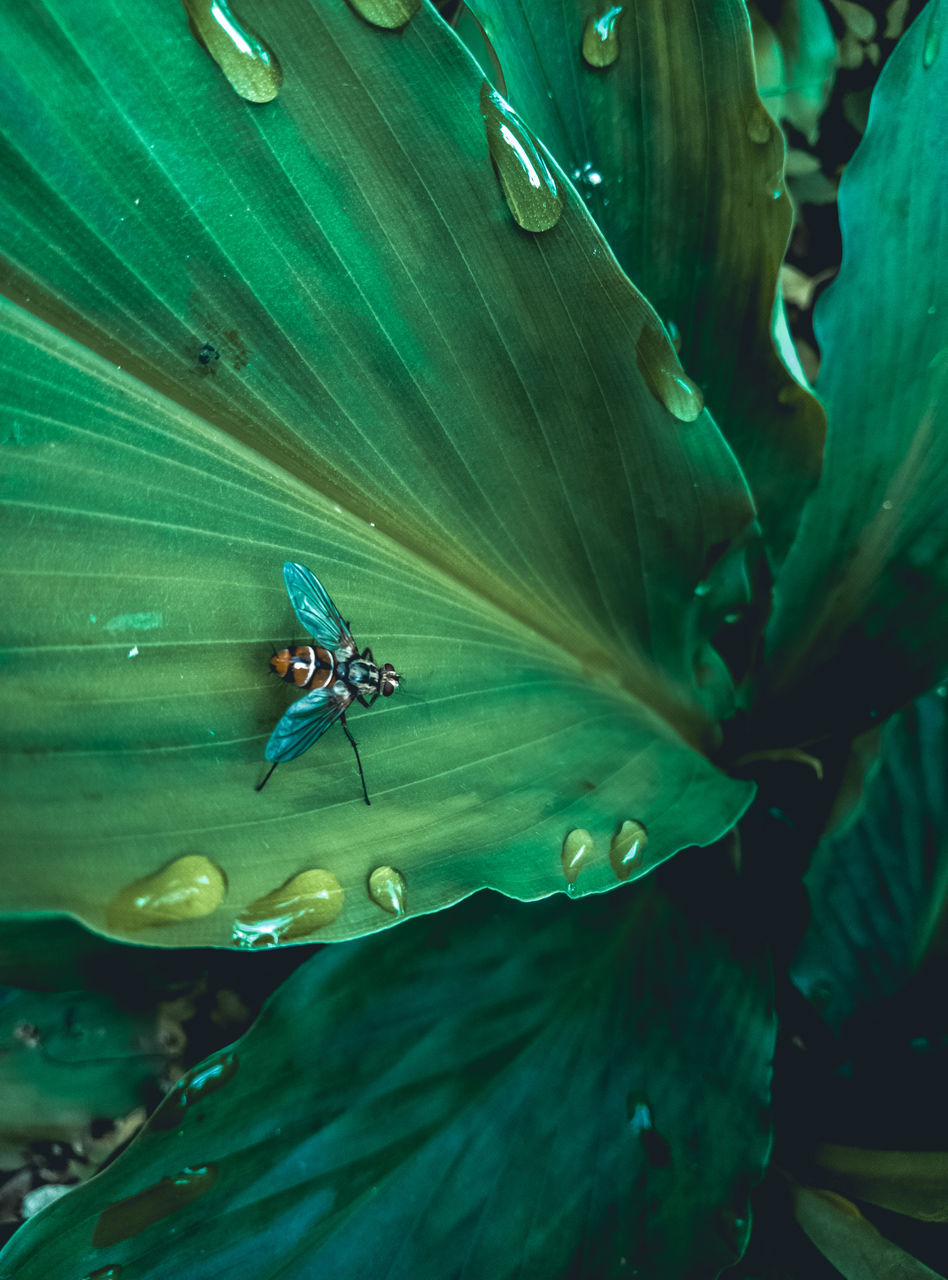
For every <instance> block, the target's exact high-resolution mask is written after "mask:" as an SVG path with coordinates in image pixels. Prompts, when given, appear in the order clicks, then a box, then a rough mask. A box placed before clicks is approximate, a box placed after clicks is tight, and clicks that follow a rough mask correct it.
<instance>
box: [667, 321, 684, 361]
mask: <svg viewBox="0 0 948 1280" xmlns="http://www.w3.org/2000/svg"><path fill="white" fill-rule="evenodd" d="M665 332H666V333H667V334H668V341H669V342H670V343H671V344H672V346H673V347H674V348H675V355H676V356H677V355H678V353H679V352H680V351H681V330H680V329H679V328H678V326H677V324H675V322H674V320H666V321H665Z"/></svg>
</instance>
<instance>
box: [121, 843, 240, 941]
mask: <svg viewBox="0 0 948 1280" xmlns="http://www.w3.org/2000/svg"><path fill="white" fill-rule="evenodd" d="M226 883H227V882H226V881H225V879H224V873H223V871H221V869H220V867H218V866H217V865H216V863H213V862H211V860H210V858H205V857H203V856H202V855H201V854H188V855H186V856H185V857H183V858H176V859H175V860H174V862H169V863H168V865H167V866H165V867H162V868H161V870H160V871H156V872H155V873H154V874H153V875H150V876H144V877H143V878H142V879H141V880H133V881H132V883H131V884H129V885H126V886H125V888H124V889H121V890H120V891H119V892H118V893H117V894H116V895H115V897H114V898H113V899H112V901H111V902H110V903H109V905H108V907H107V908H106V922H107V924H108V927H109V928H110V929H113V930H114V931H115V932H116V933H129V932H132V931H134V930H136V929H150V928H153V927H154V926H156V925H164V924H178V923H180V922H181V921H182V920H200V919H201V918H202V917H203V916H209V915H210V914H211V912H212V911H216V910H217V908H218V907H219V906H220V904H221V902H222V901H223V899H224V891H225V888H226Z"/></svg>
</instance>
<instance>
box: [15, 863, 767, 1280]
mask: <svg viewBox="0 0 948 1280" xmlns="http://www.w3.org/2000/svg"><path fill="white" fill-rule="evenodd" d="M773 1043H774V1023H773V1013H772V1006H771V999H770V988H769V978H768V971H767V965H766V963H765V962H762V957H761V956H760V955H759V954H756V955H755V954H742V953H740V952H738V951H737V950H735V949H734V948H733V946H732V944H731V943H730V942H728V941H726V940H725V938H724V936H723V934H721V933H719V932H717V931H715V930H714V929H711V928H709V927H708V926H707V925H706V924H704V923H696V922H692V921H689V920H688V919H687V918H686V916H685V915H684V914H683V913H682V912H681V911H679V910H678V909H677V908H676V907H675V906H674V905H673V904H672V902H671V901H670V900H669V899H668V898H667V897H666V896H665V895H664V894H663V893H661V891H660V890H659V889H658V887H657V885H656V884H655V880H654V878H653V879H651V880H649V881H647V882H644V883H643V884H641V885H640V886H636V888H635V889H634V890H632V891H630V892H628V893H623V894H621V895H619V894H614V895H609V896H608V897H607V898H602V899H598V900H592V901H587V902H585V903H576V904H567V903H564V902H562V900H553V901H550V902H547V903H543V904H537V905H533V906H531V907H529V908H526V907H523V906H521V905H519V904H514V903H510V902H504V901H503V900H500V899H498V898H496V897H493V896H487V895H480V896H478V897H477V898H476V899H474V900H473V901H471V902H469V903H466V904H464V905H463V906H460V907H458V908H456V909H455V910H454V911H452V912H451V913H450V914H444V915H440V916H436V917H429V918H427V919H425V920H419V921H411V922H408V923H407V924H406V925H405V926H404V927H402V928H401V929H399V930H397V931H396V932H395V933H394V934H393V935H391V936H389V937H386V938H384V939H383V938H378V939H372V940H369V941H366V942H362V943H358V944H352V945H348V946H340V947H334V948H329V949H325V950H323V951H321V952H320V953H319V954H317V955H316V956H314V957H313V958H312V959H311V960H310V961H309V962H308V963H307V964H306V965H304V966H303V967H302V968H300V969H299V970H298V971H297V972H296V974H295V975H294V976H293V977H292V978H291V979H290V980H289V981H288V982H287V983H286V984H285V985H284V986H283V987H282V988H281V990H280V991H279V992H278V993H277V994H276V995H275V996H274V998H273V999H272V1000H271V1002H270V1004H269V1005H268V1007H267V1008H266V1010H265V1011H264V1013H263V1015H262V1016H261V1018H260V1020H259V1021H258V1023H257V1024H256V1025H255V1026H254V1028H252V1029H251V1031H250V1032H249V1033H248V1034H247V1035H246V1036H245V1037H244V1038H243V1039H242V1040H241V1041H238V1042H237V1044H236V1045H235V1046H234V1052H233V1054H232V1055H231V1054H228V1055H225V1056H224V1057H222V1058H219V1059H217V1060H213V1061H211V1062H209V1063H206V1064H204V1066H203V1068H199V1069H198V1070H197V1071H196V1073H195V1074H194V1075H192V1076H191V1077H189V1078H188V1079H187V1080H185V1081H183V1082H182V1083H181V1084H180V1085H179V1086H178V1087H177V1088H176V1089H175V1091H174V1092H173V1093H172V1094H171V1096H170V1097H169V1098H167V1099H166V1101H165V1102H164V1104H163V1105H162V1107H161V1108H160V1109H159V1111H158V1112H157V1113H156V1114H155V1116H154V1117H153V1118H152V1120H151V1122H150V1124H149V1126H148V1128H147V1129H146V1130H145V1132H144V1133H142V1134H141V1135H140V1137H139V1138H138V1139H137V1140H136V1141H135V1143H134V1144H133V1145H132V1146H131V1147H130V1148H129V1149H128V1151H126V1152H125V1153H124V1154H123V1155H122V1156H121V1157H119V1159H118V1160H117V1161H115V1162H114V1163H113V1164H112V1165H111V1166H110V1167H109V1168H108V1169H106V1170H105V1171H104V1172H103V1173H102V1174H101V1175H100V1176H99V1177H97V1178H96V1179H95V1180H94V1181H93V1182H92V1183H90V1184H88V1185H86V1186H84V1187H81V1188H79V1189H78V1190H77V1191H75V1192H72V1193H71V1194H70V1195H69V1196H67V1197H66V1198H65V1199H64V1200H62V1201H60V1202H59V1203H57V1204H56V1205H54V1206H52V1207H51V1208H50V1209H49V1210H47V1211H45V1212H44V1213H43V1214H41V1215H40V1216H39V1217H38V1218H37V1219H36V1220H35V1221H32V1222H30V1223H28V1224H27V1226H26V1227H25V1228H24V1229H23V1230H21V1231H20V1232H19V1233H18V1234H17V1235H16V1236H15V1237H14V1239H13V1240H12V1242H11V1243H10V1245H9V1246H8V1248H7V1251H6V1252H5V1254H4V1255H3V1256H2V1259H0V1271H2V1273H3V1274H4V1275H5V1276H6V1275H9V1276H11V1277H13V1276H15V1277H16V1278H17V1280H32V1278H33V1277H39V1276H44V1277H45V1276H49V1275H52V1274H57V1273H59V1272H60V1271H62V1270H63V1268H67V1269H68V1270H69V1271H70V1273H72V1272H75V1273H76V1274H80V1273H82V1272H83V1271H92V1270H93V1269H95V1268H99V1267H103V1266H107V1265H113V1266H119V1265H120V1266H122V1267H123V1268H126V1269H127V1270H128V1272H129V1273H134V1274H135V1275H136V1276H137V1277H139V1280H148V1278H149V1277H157V1276H159V1275H161V1276H166V1275H169V1274H177V1275H187V1276H188V1280H204V1278H205V1277H207V1278H208V1280H210V1277H211V1276H219V1275H222V1274H233V1275H243V1274H247V1275H251V1274H252V1275H253V1276H254V1280H266V1277H270V1276H273V1277H276V1276H279V1277H280V1278H281V1280H291V1278H292V1277H301V1278H302V1277H304V1276H311V1275H314V1274H318V1275H320V1276H352V1275H377V1274H382V1273H384V1274H385V1275H387V1276H388V1277H389V1280H400V1278H401V1277H409V1276H410V1277H417V1276H418V1275H419V1274H424V1275H425V1277H428V1278H430V1280H437V1278H438V1277H448V1276H452V1277H456V1276H462V1275H463V1276H469V1277H473V1276H483V1275H491V1276H494V1277H496V1278H497V1280H503V1278H504V1277H508V1276H509V1277H514V1276H525V1275H529V1276H555V1275H567V1274H569V1275H570V1276H576V1277H589V1278H592V1277H595V1278H596V1280H605V1278H606V1277H611V1276H617V1277H618V1276H628V1275H632V1274H634V1273H635V1268H638V1269H639V1270H640V1271H641V1272H642V1274H653V1275H656V1276H661V1277H662V1278H663V1280H678V1278H679V1277H681V1278H684V1277H686V1276H693V1275H696V1274H701V1275H707V1276H713V1275H715V1274H717V1271H718V1270H719V1269H720V1268H721V1267H722V1266H724V1265H725V1264H727V1263H728V1262H730V1261H732V1260H733V1259H734V1258H735V1257H736V1256H737V1255H738V1254H739V1252H740V1250H741V1248H742V1247H743V1244H744V1243H745V1241H746V1236H747V1232H748V1209H747V1196H748V1192H749V1190H750V1188H751V1186H752V1185H753V1183H754V1182H755V1181H756V1180H757V1178H758V1177H759V1176H760V1173H761V1170H762V1168H763V1165H764V1162H765V1160H766V1158H767V1155H768V1151H769V1144H770V1134H769V1107H768V1103H769V1081H770V1064H771V1055H772V1051H773ZM179 1171H185V1172H183V1173H181V1174H180V1178H181V1183H180V1185H179V1187H178V1189H177V1190H175V1188H174V1187H172V1186H171V1183H170V1182H169V1181H167V1180H169V1179H171V1178H173V1177H174V1176H175V1175H176V1174H178V1173H179ZM162 1179H166V1181H165V1182H164V1183H162V1182H161V1180H162ZM156 1188H157V1189H156ZM189 1197H190V1200H189Z"/></svg>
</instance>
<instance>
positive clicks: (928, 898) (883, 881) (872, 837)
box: [792, 689, 948, 1026]
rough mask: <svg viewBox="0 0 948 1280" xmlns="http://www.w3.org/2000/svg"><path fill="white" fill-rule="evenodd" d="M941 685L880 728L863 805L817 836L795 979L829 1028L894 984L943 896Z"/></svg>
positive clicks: (945, 830) (947, 816)
mask: <svg viewBox="0 0 948 1280" xmlns="http://www.w3.org/2000/svg"><path fill="white" fill-rule="evenodd" d="M944 692H945V690H944V689H940V690H938V691H937V692H935V693H932V694H928V695H927V696H926V697H924V698H920V699H918V701H917V702H916V704H915V705H914V706H913V707H910V708H908V709H907V710H906V711H904V712H902V713H901V714H900V715H899V716H897V717H896V718H895V719H894V720H892V721H891V722H890V723H889V724H888V725H887V726H886V728H885V733H884V737H883V742H882V750H881V753H880V755H879V758H878V761H877V763H876V765H875V766H874V767H873V770H872V773H871V775H870V777H869V780H868V782H867V784H866V788H865V793H864V797H863V801H862V805H861V808H860V809H859V810H858V811H857V813H856V815H855V816H854V818H853V820H852V821H851V822H850V823H849V824H848V825H847V826H845V827H844V828H842V829H841V830H839V831H837V832H834V833H833V834H832V835H830V836H828V837H826V838H825V839H824V840H822V841H821V842H820V844H819V846H818V847H817V849H816V851H815V852H814V854H813V860H812V863H811V865H810V869H809V872H808V873H807V877H806V885H807V890H808V892H809V896H810V903H811V908H812V918H811V922H810V927H809V929H808V930H807V934H806V936H805V938H804V940H803V943H802V945H801V947H800V950H799V951H798V953H797V955H796V957H795V958H794V961H793V965H792V973H793V978H794V981H795V982H796V983H797V985H798V986H799V987H800V989H801V990H802V991H803V992H804V994H806V995H809V996H810V997H811V999H814V1000H815V1001H816V1002H817V1003H818V1004H819V1006H820V1009H821V1012H822V1013H823V1015H824V1017H826V1018H827V1019H828V1020H829V1021H830V1023H832V1024H833V1025H834V1026H838V1025H840V1024H841V1023H842V1022H844V1021H845V1020H846V1019H847V1018H849V1017H850V1016H851V1015H852V1014H853V1012H854V1011H855V1010H856V1009H857V1008H858V1007H860V1006H866V1005H869V1004H874V1003H876V1002H877V1001H879V1000H882V999H884V998H886V997H888V996H891V995H893V994H894V993H895V992H896V991H898V990H899V989H900V987H902V986H903V985H904V983H905V982H906V980H907V979H908V978H909V976H910V975H911V973H912V972H913V970H914V969H915V968H916V967H917V965H918V963H919V961H920V960H921V958H922V956H923V954H924V951H925V948H926V945H927V944H928V942H929V940H930V938H931V936H932V932H933V930H934V929H935V926H936V925H937V922H938V919H939V915H940V912H941V910H942V908H943V905H944V902H945V897H946V894H948V797H946V794H945V779H946V777H948V702H946V699H945V697H944V696H943V695H944Z"/></svg>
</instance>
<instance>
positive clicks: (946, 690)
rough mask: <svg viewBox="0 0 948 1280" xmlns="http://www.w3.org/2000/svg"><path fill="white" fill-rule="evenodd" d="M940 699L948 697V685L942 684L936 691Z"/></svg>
mask: <svg viewBox="0 0 948 1280" xmlns="http://www.w3.org/2000/svg"><path fill="white" fill-rule="evenodd" d="M935 692H936V693H937V695H938V696H939V698H945V697H948V684H940V685H939V686H938V688H937V689H936V690H935Z"/></svg>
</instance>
